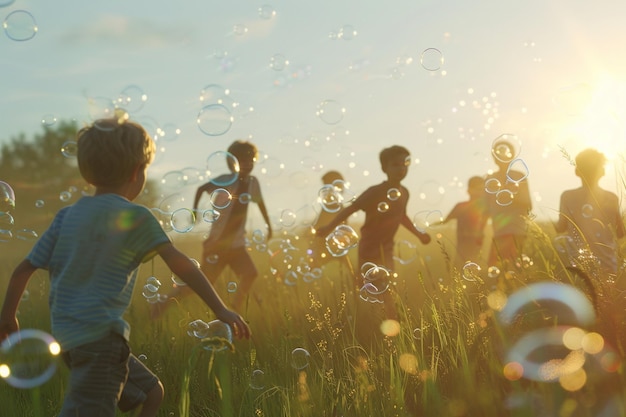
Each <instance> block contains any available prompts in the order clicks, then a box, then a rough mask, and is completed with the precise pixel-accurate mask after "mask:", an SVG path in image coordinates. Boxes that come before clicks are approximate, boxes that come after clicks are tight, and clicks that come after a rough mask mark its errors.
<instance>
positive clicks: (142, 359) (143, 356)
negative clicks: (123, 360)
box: [137, 353, 148, 362]
mask: <svg viewBox="0 0 626 417" xmlns="http://www.w3.org/2000/svg"><path fill="white" fill-rule="evenodd" d="M137 359H139V360H140V361H142V362H145V361H147V360H148V357H147V356H146V355H144V354H143V353H142V354H141V355H139V356H137Z"/></svg>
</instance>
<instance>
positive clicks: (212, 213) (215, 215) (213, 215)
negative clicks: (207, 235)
mask: <svg viewBox="0 0 626 417" xmlns="http://www.w3.org/2000/svg"><path fill="white" fill-rule="evenodd" d="M219 218H220V212H219V211H217V210H213V209H207V210H204V211H203V212H202V220H203V221H204V222H206V223H215V222H216V221H217V220H218V219H219Z"/></svg>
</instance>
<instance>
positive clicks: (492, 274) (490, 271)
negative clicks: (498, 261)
mask: <svg viewBox="0 0 626 417" xmlns="http://www.w3.org/2000/svg"><path fill="white" fill-rule="evenodd" d="M487 276H488V277H489V278H497V277H499V276H500V268H498V267H497V266H495V265H492V266H490V267H489V268H487Z"/></svg>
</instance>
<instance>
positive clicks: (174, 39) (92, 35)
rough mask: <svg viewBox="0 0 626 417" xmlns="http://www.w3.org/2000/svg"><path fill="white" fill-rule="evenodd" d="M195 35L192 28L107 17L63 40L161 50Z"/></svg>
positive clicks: (112, 16) (124, 17)
mask: <svg viewBox="0 0 626 417" xmlns="http://www.w3.org/2000/svg"><path fill="white" fill-rule="evenodd" d="M192 33H193V30H191V29H190V28H189V27H186V28H182V27H175V26H172V25H171V24H170V25H168V24H164V23H161V22H155V21H151V20H146V19H137V18H134V17H129V16H122V15H111V14H107V15H102V16H99V17H98V19H96V20H95V21H90V22H89V23H88V24H85V25H82V26H78V27H75V28H73V29H72V30H69V31H67V32H66V33H64V34H63V35H61V40H62V42H63V43H66V44H69V45H82V44H93V43H102V44H106V45H108V46H112V45H116V46H127V47H130V48H136V47H143V48H157V47H163V46H170V45H180V44H181V43H185V42H187V41H188V39H189V37H190V36H191V34H192Z"/></svg>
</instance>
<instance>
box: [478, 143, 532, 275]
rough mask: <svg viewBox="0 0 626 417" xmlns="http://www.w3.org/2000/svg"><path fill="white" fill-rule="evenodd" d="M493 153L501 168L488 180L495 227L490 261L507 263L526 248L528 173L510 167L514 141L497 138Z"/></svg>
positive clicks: (488, 191) (488, 177)
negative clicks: (512, 142)
mask: <svg viewBox="0 0 626 417" xmlns="http://www.w3.org/2000/svg"><path fill="white" fill-rule="evenodd" d="M491 153H492V154H493V158H494V161H495V163H496V165H498V169H497V170H496V171H495V172H494V173H493V174H490V175H487V177H486V179H485V190H486V195H485V197H486V199H487V212H488V214H489V217H490V218H491V226H492V228H493V240H492V244H491V249H490V251H489V260H488V262H489V265H496V264H497V263H498V262H500V263H501V264H503V265H505V266H506V265H508V264H510V263H512V262H515V261H516V260H517V258H518V257H519V255H520V253H521V251H522V250H523V248H524V243H525V242H526V236H527V228H526V217H527V216H528V214H529V213H530V211H531V209H532V202H531V200H530V191H529V188H528V180H527V178H526V175H524V173H522V172H519V171H516V170H514V169H511V166H510V164H511V163H512V162H513V161H515V159H514V157H515V148H514V147H513V144H511V143H510V142H509V141H507V140H499V141H496V143H494V145H493V147H492V149H491Z"/></svg>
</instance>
